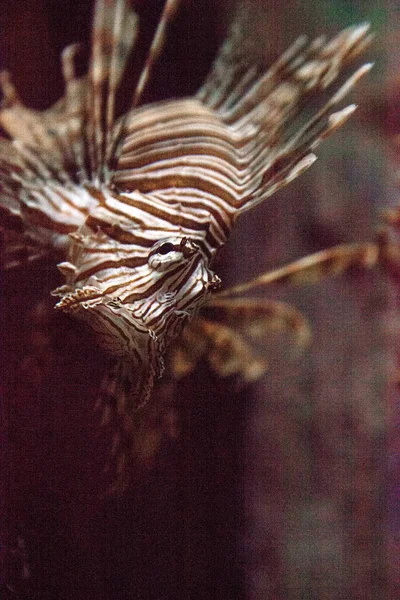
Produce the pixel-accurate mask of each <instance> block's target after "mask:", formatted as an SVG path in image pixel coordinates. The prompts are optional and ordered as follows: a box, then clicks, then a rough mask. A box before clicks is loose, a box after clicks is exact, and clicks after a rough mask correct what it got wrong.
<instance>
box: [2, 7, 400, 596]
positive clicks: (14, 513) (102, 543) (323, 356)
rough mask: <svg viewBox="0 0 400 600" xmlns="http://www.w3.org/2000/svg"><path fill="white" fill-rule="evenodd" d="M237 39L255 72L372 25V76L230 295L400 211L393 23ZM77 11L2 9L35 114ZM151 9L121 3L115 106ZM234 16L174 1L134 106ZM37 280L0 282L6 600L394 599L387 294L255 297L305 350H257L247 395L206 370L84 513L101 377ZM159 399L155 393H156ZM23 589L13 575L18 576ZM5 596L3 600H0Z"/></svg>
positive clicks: (236, 238)
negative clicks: (287, 305)
mask: <svg viewBox="0 0 400 600" xmlns="http://www.w3.org/2000/svg"><path fill="white" fill-rule="evenodd" d="M249 4H250V6H251V9H252V11H253V14H254V19H253V22H252V25H251V31H250V32H249V34H250V35H253V36H254V39H256V40H257V44H259V46H260V53H261V52H262V53H264V55H265V56H266V57H268V59H269V58H270V59H271V61H272V60H273V59H274V58H276V57H277V56H278V55H279V53H280V52H281V51H282V50H284V49H285V47H286V46H287V45H288V44H289V43H290V42H291V41H292V40H293V39H294V38H295V37H296V36H297V35H298V34H300V33H304V32H307V33H309V34H311V35H313V34H317V33H320V32H321V31H324V32H325V31H327V32H328V33H334V32H337V31H338V30H339V29H340V28H341V27H343V26H346V25H348V24H351V23H354V22H358V21H363V20H368V19H370V20H372V23H373V28H374V30H375V31H376V33H377V39H376V41H375V43H374V45H373V46H372V48H371V49H370V50H369V51H368V56H369V58H371V59H376V60H377V64H376V67H375V70H374V72H373V74H372V75H371V77H370V78H369V79H368V81H367V82H365V83H364V82H363V83H362V84H361V85H360V87H359V89H358V90H357V92H356V101H357V102H358V103H360V105H361V109H360V111H359V112H358V114H357V116H356V118H355V119H353V120H352V122H351V123H349V124H347V125H346V126H345V127H344V128H343V130H341V131H339V132H338V133H337V134H336V135H335V136H334V138H333V139H330V140H329V141H328V142H327V143H326V144H325V145H324V147H323V148H322V149H321V150H320V151H319V157H320V158H319V160H318V162H317V163H316V164H315V165H314V166H313V167H312V169H311V170H310V171H309V172H308V173H307V174H305V175H304V176H302V177H301V178H300V179H299V180H297V181H295V182H294V183H293V184H291V185H290V186H289V188H288V189H286V190H284V191H283V192H281V193H279V194H277V195H276V196H274V197H273V198H272V199H271V200H269V201H268V202H267V203H265V205H263V206H262V207H259V208H258V209H257V211H255V212H254V213H250V214H248V215H246V216H245V217H244V218H243V219H242V220H241V222H240V223H239V224H238V227H237V229H236V230H235V232H234V234H233V237H232V239H231V241H230V242H229V244H228V245H227V248H226V250H225V251H224V253H223V255H222V256H221V259H220V263H219V266H218V272H219V274H220V275H221V277H222V278H223V280H224V282H225V283H227V284H229V283H233V282H236V281H241V280H243V279H245V278H250V277H251V276H253V275H255V274H257V273H259V272H261V271H264V270H267V269H272V268H275V267H277V266H280V265H282V264H285V263H286V262H289V261H290V260H294V259H296V258H298V257H300V256H303V255H306V254H308V253H312V252H315V251H318V250H320V249H322V248H325V247H328V246H330V245H334V244H339V243H341V242H348V241H357V240H371V239H373V236H374V230H375V228H376V226H377V223H378V221H379V211H380V209H381V208H382V207H383V206H385V205H390V204H393V203H395V202H396V199H398V190H396V188H395V184H394V178H393V173H394V165H395V154H394V153H393V152H391V151H390V143H389V140H390V137H391V136H392V135H393V134H394V133H396V131H398V130H399V129H400V128H398V114H399V112H398V111H397V108H398V98H399V94H398V87H397V81H398V79H397V75H396V73H400V64H399V63H400V56H399V52H398V50H397V48H398V44H397V42H398V33H396V27H398V25H399V15H398V14H396V10H395V3H394V2H393V3H391V2H388V3H387V4H384V3H383V2H382V1H381V2H379V3H376V2H371V1H365V2H361V1H360V2H358V3H356V2H344V1H343V0H342V1H340V0H336V1H335V2H328V1H327V0H326V1H325V0H324V1H323V2H319V3H318V4H317V3H315V2H311V1H307V2H304V3H301V5H300V6H299V4H300V3H295V2H293V1H289V2H287V3H284V4H283V3H282V7H279V6H278V3H273V2H268V1H265V2H256V1H254V2H252V3H249ZM91 5H92V3H91V2H89V1H87V0H84V1H83V0H81V1H79V2H77V1H75V2H74V1H73V0H65V1H63V2H58V1H56V0H51V1H50V0H47V1H45V0H35V1H33V0H32V1H31V0H14V1H13V2H12V3H7V4H5V5H4V6H3V7H2V10H1V33H0V61H1V67H2V68H4V67H6V68H8V69H10V70H11V71H12V73H13V76H14V80H15V83H16V84H17V87H18V89H19V90H20V92H21V95H22V97H23V99H24V101H25V102H26V103H27V104H28V105H30V106H32V107H35V108H38V109H42V108H45V107H47V106H49V105H50V104H51V103H53V102H54V101H56V100H57V99H58V98H59V97H60V95H61V94H62V80H61V76H60V72H59V68H58V61H59V58H58V57H59V54H60V51H61V49H62V48H63V47H64V46H65V45H66V44H68V43H71V42H74V41H81V40H85V39H88V34H89V26H90V15H91ZM161 6H162V3H161V2H156V1H154V0H150V1H146V2H145V1H144V0H141V1H140V0H137V2H136V7H137V10H138V12H139V13H140V15H141V19H142V31H143V33H142V37H141V39H140V41H139V48H138V51H137V53H136V54H135V57H134V58H133V60H132V65H131V67H130V69H129V74H128V76H127V81H126V90H127V91H126V92H125V97H124V98H122V102H123V101H124V100H125V102H126V101H127V99H128V98H129V97H130V94H131V90H132V85H133V83H134V80H135V73H137V67H138V66H139V65H140V62H141V60H142V58H143V56H144V55H145V48H146V46H147V45H148V43H149V40H150V39H151V34H152V31H153V30H154V27H155V24H156V22H157V16H158V15H159V13H160V10H161ZM233 10H234V3H233V2H227V1H222V0H221V1H214V2H213V1H211V0H201V1H196V0H189V1H186V2H183V6H182V7H181V10H180V12H179V15H178V17H177V19H176V21H175V23H174V24H173V25H172V26H171V28H170V33H169V37H168V40H169V41H168V44H167V47H166V50H165V52H164V54H163V57H162V59H161V60H160V62H159V64H158V66H157V68H156V70H155V72H154V74H153V77H152V82H151V85H150V86H149V89H148V92H147V93H146V97H145V100H146V101H151V100H154V99H160V98H165V97H171V96H178V95H185V94H190V93H193V92H194V91H195V90H196V89H197V88H198V86H199V85H200V84H201V82H202V80H203V79H204V76H205V75H206V73H207V71H208V69H209V67H210V65H211V62H212V59H213V57H214V56H215V53H216V51H217V48H218V46H219V44H220V42H221V41H222V39H223V38H224V35H225V33H226V28H227V25H228V23H229V20H230V19H231V18H232V15H233ZM57 284H58V278H57V274H56V273H54V269H53V268H49V267H48V266H47V265H46V264H41V265H40V266H39V268H33V267H31V268H25V269H22V270H20V271H18V272H13V273H10V274H7V275H6V276H5V277H4V278H3V286H2V289H3V294H2V299H1V302H2V306H1V311H2V312H1V321H0V322H1V331H2V357H1V366H2V379H1V381H2V388H3V402H2V416H3V424H4V426H3V439H4V441H5V443H4V447H3V451H2V458H3V461H2V468H3V473H4V477H3V478H2V479H3V481H4V482H5V486H4V487H5V490H6V493H5V494H3V509H4V510H3V513H4V517H5V518H4V519H3V522H2V525H1V529H2V530H3V534H4V535H3V539H4V540H5V541H4V543H3V544H2V547H1V549H0V550H1V551H2V554H3V557H4V561H3V563H4V566H5V568H4V571H5V572H7V577H8V579H9V580H10V581H11V582H9V585H8V591H5V592H4V594H7V595H9V597H10V598H18V597H21V598H27V599H30V598H38V599H43V600H56V599H57V600H58V599H60V600H61V599H62V600H87V599H89V598H90V599H91V600H112V599H117V598H118V600H124V599H128V598H129V599H132V600H136V599H143V600H147V599H149V600H173V599H174V600H175V599H176V600H177V599H180V598H182V599H184V600H189V599H191V600H196V599H199V600H200V599H202V600H208V599H209V600H211V599H212V600H214V599H224V600H228V599H234V600H242V599H244V598H246V599H247V598H249V599H251V600H261V599H262V600H292V599H293V600H298V599H307V600H311V599H316V600H325V599H327V600H328V599H329V600H339V599H343V600H344V599H346V600H353V599H354V600H355V599H362V600H373V599H381V598H388V599H392V598H393V600H395V599H396V598H397V597H400V588H399V587H398V586H399V582H400V569H399V561H398V558H397V557H398V552H399V550H400V541H399V540H400V538H399V533H400V520H399V517H398V514H399V510H400V506H399V503H400V499H399V497H398V494H397V493H396V484H398V482H399V477H398V462H399V444H398V434H397V431H396V427H397V425H398V423H399V411H398V408H397V402H398V397H397V392H396V389H395V386H394V385H393V384H392V383H390V378H391V377H392V376H393V372H394V361H395V350H394V347H395V344H396V334H397V330H396V327H397V328H398V325H397V324H396V322H397V320H398V317H397V314H396V311H395V308H394V304H395V302H394V296H393V294H394V292H393V291H392V290H390V289H389V288H388V284H387V281H386V280H385V278H384V277H383V276H382V275H381V274H380V273H378V272H373V273H360V272H358V273H352V274H350V275H347V276H344V277H340V278H337V279H335V280H332V281H328V282H323V283H321V284H318V285H315V286H312V287H309V288H302V289H297V290H293V291H291V290H284V291H281V290H279V289H278V290H272V291H271V293H270V296H271V297H276V298H279V299H281V300H285V301H289V302H291V303H293V304H295V305H296V306H297V307H298V308H299V309H301V310H302V311H303V312H304V313H305V314H306V315H307V317H308V318H309V319H310V321H311V323H312V327H313V342H312V345H311V347H310V349H308V350H307V351H306V352H305V353H304V354H303V355H301V356H300V357H296V356H295V355H294V354H295V353H294V352H293V348H292V346H291V344H290V340H288V339H286V338H282V339H281V338H279V337H277V336H274V337H271V339H270V340H267V341H266V346H267V348H266V351H267V352H268V357H269V361H270V371H269V373H268V374H267V375H266V376H265V378H264V379H263V380H262V381H261V382H259V383H257V384H254V385H253V386H250V387H247V388H245V387H243V386H240V384H239V383H238V382H237V381H225V382H221V381H218V380H216V379H215V378H214V377H213V375H212V373H210V372H209V371H208V370H207V368H206V366H205V365H203V366H202V367H201V368H200V369H199V370H198V371H197V372H196V374H195V375H194V376H193V377H192V378H190V379H188V380H186V381H184V382H183V383H181V384H180V385H179V387H178V389H177V390H176V392H175V404H176V407H175V409H174V419H176V421H177V425H176V426H175V428H174V431H173V432H172V433H171V432H170V435H164V442H163V443H162V445H161V448H160V450H159V452H158V454H157V456H156V458H155V460H153V461H151V463H150V464H149V465H148V468H147V469H145V470H141V472H140V473H138V474H137V476H136V477H135V480H134V482H133V483H132V485H131V486H130V487H129V489H127V490H126V491H125V492H124V493H122V494H118V495H116V496H112V497H108V496H105V497H102V495H101V492H102V491H103V489H105V487H106V486H107V482H108V481H107V478H108V474H104V473H103V465H104V460H105V452H106V444H105V443H104V440H103V439H102V437H101V436H99V435H98V433H97V431H98V428H97V426H98V423H97V422H96V418H95V417H94V416H93V412H92V407H93V400H94V397H95V392H96V387H97V385H98V382H99V379H100V377H101V372H102V369H103V368H104V357H102V356H101V354H100V353H99V351H98V350H97V349H96V347H94V345H93V344H92V342H91V340H90V338H88V337H87V336H86V335H85V331H82V329H81V325H79V324H77V323H75V322H72V321H71V320H69V319H68V318H67V317H64V316H62V315H58V314H54V313H53V312H52V310H51V299H49V298H48V292H49V290H51V289H54V287H56V286H57ZM160 393H161V392H160ZM28 571H29V575H30V576H29V577H27V575H28ZM12 590H14V591H12Z"/></svg>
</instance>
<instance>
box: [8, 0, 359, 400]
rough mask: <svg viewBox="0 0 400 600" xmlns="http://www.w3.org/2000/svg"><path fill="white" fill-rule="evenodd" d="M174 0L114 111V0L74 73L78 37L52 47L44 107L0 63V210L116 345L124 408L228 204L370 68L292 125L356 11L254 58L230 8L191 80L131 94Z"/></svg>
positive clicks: (282, 168)
mask: <svg viewBox="0 0 400 600" xmlns="http://www.w3.org/2000/svg"><path fill="white" fill-rule="evenodd" d="M177 6H178V0H167V2H166V5H165V9H164V12H163V15H162V18H161V21H160V25H159V27H158V29H157V31H156V35H155V38H154V42H153V44H152V46H151V48H150V52H149V57H148V59H147V61H146V64H145V68H144V70H143V73H142V75H141V77H139V83H138V86H137V88H136V90H135V92H134V95H133V108H132V110H130V111H129V112H128V113H127V114H126V115H124V116H122V117H117V116H116V115H117V110H116V92H117V89H118V86H119V84H120V82H121V80H122V76H123V72H124V69H125V65H126V60H127V57H128V55H129V53H130V51H131V49H132V48H133V46H134V42H135V38H136V33H137V26H138V19H137V17H136V15H135V14H134V13H133V11H132V10H131V9H130V7H129V4H128V2H127V0H97V1H96V6H95V14H94V21H93V39H92V53H91V59H90V64H89V69H88V74H87V75H86V76H84V77H82V78H77V76H76V73H75V68H74V56H75V54H76V52H77V51H78V47H77V46H71V47H69V48H67V49H66V51H65V52H64V54H63V57H62V64H63V73H64V79H65V95H64V97H63V98H62V99H61V100H60V101H59V102H58V103H57V104H55V105H54V106H53V107H51V108H50V109H48V110H47V111H44V112H36V111H32V110H30V109H28V108H26V107H25V106H23V104H22V102H21V101H20V99H19V97H18V94H17V92H16V90H15V88H14V86H13V84H12V82H11V80H10V77H9V76H8V75H7V74H3V76H2V87H3V93H4V97H5V101H4V107H3V108H2V110H1V111H0V125H1V126H2V128H3V129H4V130H5V132H6V133H7V134H8V135H9V137H10V138H11V139H5V138H3V139H1V140H0V186H1V207H2V213H8V216H10V215H11V216H12V219H14V221H16V222H18V223H19V229H20V233H19V234H18V235H20V236H21V241H22V243H23V242H24V240H25V242H26V247H27V248H28V247H29V248H31V246H32V245H34V246H35V245H36V246H37V248H38V249H40V250H41V251H46V252H49V253H51V254H53V255H54V256H56V257H57V258H58V257H60V258H61V261H62V262H61V263H60V264H59V265H58V266H59V269H60V271H61V272H62V273H63V275H64V276H65V285H64V286H62V287H61V288H59V289H58V290H56V292H55V294H56V295H58V296H60V301H59V303H58V305H57V306H58V307H59V308H61V309H63V310H66V311H67V312H69V313H71V314H74V315H75V316H77V317H79V318H83V319H85V320H87V321H88V322H89V323H90V325H91V326H92V327H93V329H94V331H95V332H96V333H97V336H98V339H99V340H100V343H101V344H102V345H103V346H104V347H105V348H106V349H107V351H108V352H109V353H110V354H112V355H114V356H115V357H118V360H120V361H123V364H124V367H123V368H115V367H113V373H114V374H115V373H121V372H124V373H125V374H126V373H131V376H130V377H128V379H129V381H127V377H126V375H124V377H120V378H119V379H120V380H121V381H122V380H123V384H122V383H121V381H120V383H119V384H118V383H116V381H115V377H117V376H116V375H115V377H114V376H111V377H110V376H107V377H106V379H105V383H104V385H103V392H104V395H105V396H107V395H112V396H114V397H117V398H118V397H119V396H121V397H124V398H125V400H124V403H125V404H128V405H129V406H128V407H127V410H132V408H133V407H134V406H139V405H141V404H142V403H143V401H144V400H146V398H147V397H148V396H149V394H150V392H151V388H152V385H153V381H154V378H155V377H156V376H157V375H160V374H161V373H162V370H163V355H164V352H165V350H166V348H167V347H168V345H170V343H171V342H172V341H173V340H174V339H176V337H177V336H178V335H179V334H180V332H181V331H182V328H183V327H184V325H185V324H186V323H187V322H188V321H190V320H191V319H192V318H193V316H194V315H195V314H196V313H197V311H198V310H199V308H200V307H201V306H202V305H204V304H205V303H206V302H207V301H208V300H210V297H211V292H212V291H213V290H214V289H215V288H216V287H217V286H218V283H219V280H218V277H216V276H215V275H214V274H213V272H212V271H211V270H210V269H211V266H212V261H213V258H214V257H215V255H216V253H217V252H218V250H219V249H220V248H221V247H222V246H223V245H224V244H225V242H226V241H227V239H228V237H229V234H230V231H231V229H232V226H233V224H234V222H235V220H236V218H237V217H238V216H239V215H240V214H241V213H243V212H244V211H246V210H248V209H250V208H253V207H254V206H255V205H256V204H258V203H260V202H261V201H263V200H264V199H266V198H268V197H269V196H270V195H271V194H273V193H274V192H275V191H277V190H279V189H280V188H281V187H283V186H284V185H286V184H287V183H289V182H290V181H291V180H292V179H294V178H295V177H296V176H298V175H299V174H300V173H302V172H303V171H304V170H305V169H307V168H308V167H309V166H310V165H311V164H312V163H313V162H314V160H315V155H314V150H315V148H316V147H317V146H318V144H319V143H320V142H321V141H322V140H323V139H325V138H326V137H327V136H328V135H330V134H331V133H332V132H333V131H334V130H336V129H337V127H339V126H340V125H342V124H343V123H344V122H345V121H346V119H347V118H348V117H349V116H350V115H351V114H352V112H353V110H354V108H355V107H354V105H350V106H348V107H347V108H344V109H341V110H339V111H337V108H336V107H337V105H338V104H339V103H340V102H341V101H342V99H343V98H344V96H345V95H346V94H347V93H348V92H349V91H350V90H351V88H352V87H353V85H354V84H356V83H357V81H358V80H359V79H360V78H361V77H362V76H363V75H364V74H365V73H366V72H367V71H368V70H369V68H370V65H365V66H363V67H361V68H360V69H358V70H357V71H356V72H355V73H354V74H353V75H352V76H351V77H350V78H349V79H348V80H347V81H346V83H344V84H343V85H342V86H341V87H339V88H338V89H337V88H336V89H334V91H333V92H332V94H331V96H330V99H329V100H328V102H326V103H325V104H322V106H320V108H317V109H316V112H315V114H314V116H313V117H311V118H309V119H308V120H305V122H303V123H302V124H300V125H298V126H297V129H296V123H299V122H301V117H302V109H303V108H304V106H306V105H307V100H308V99H309V98H311V97H313V98H314V97H315V96H316V97H318V92H325V91H326V90H327V89H328V88H330V87H331V86H332V85H333V84H334V82H335V81H336V80H337V77H338V76H339V75H340V74H341V72H342V70H343V69H344V68H345V67H346V66H347V64H348V63H349V62H350V61H351V60H353V59H354V58H355V57H356V56H358V55H359V54H360V53H361V52H362V50H363V49H364V47H365V46H366V44H367V43H368V41H369V35H368V27H367V26H365V25H361V26H358V27H351V28H348V29H346V30H344V31H343V32H342V33H340V34H339V35H338V36H337V37H335V38H334V39H333V40H331V41H326V40H325V39H324V38H322V37H321V38H318V39H317V40H315V41H313V42H311V43H308V42H307V40H306V39H305V38H301V39H299V40H298V41H297V42H296V43H295V44H294V45H293V46H292V47H291V48H290V49H289V50H288V51H287V52H286V53H285V54H284V55H283V56H282V57H281V58H280V59H279V60H278V61H277V62H276V63H275V64H274V65H273V66H272V67H271V68H270V69H269V70H265V69H263V68H262V66H261V65H260V66H257V63H256V62H255V59H254V57H253V56H252V55H251V54H249V53H248V52H247V50H246V43H245V41H246V32H244V31H243V30H242V29H241V27H240V23H235V24H234V26H233V27H232V30H231V32H230V35H229V36H228V39H227V41H226V43H225V44H224V46H223V48H222V50H221V52H220V54H219V56H218V57H217V60H216V62H215V64H214V67H213V68H212V70H211V73H210V75H209V76H208V78H207V80H206V82H205V83H204V85H203V86H202V88H201V89H200V90H199V92H198V93H197V95H196V96H194V97H192V98H186V99H180V100H171V101H166V102H160V103H157V104H152V105H150V106H143V107H137V105H138V103H139V101H140V98H141V96H142V93H143V90H144V87H145V85H146V83H147V81H148V79H149V74H150V71H151V67H152V65H153V63H154V61H155V59H156V58H157V56H158V54H159V53H160V51H161V48H162V44H163V41H164V38H165V31H166V25H167V23H168V21H169V20H170V18H171V17H172V15H173V14H174V12H175V11H176V9H177ZM303 121H304V119H303ZM293 130H295V131H296V132H295V133H294V134H290V135H289V133H288V132H293ZM33 254H34V253H33ZM38 254H40V252H39V250H38ZM219 302H222V300H219ZM229 310H230V311H231V312H232V308H231V307H230V308H229ZM254 311H255V313H254V314H258V313H259V308H257V307H255V308H254ZM254 311H253V312H254ZM282 311H283V312H282V314H283V313H285V314H287V315H288V321H289V320H290V319H292V316H290V315H289V312H288V311H286V309H282ZM285 311H286V312H285ZM292 320H293V319H292ZM126 365H128V366H126ZM127 398H129V401H128V400H127ZM124 410H125V409H124Z"/></svg>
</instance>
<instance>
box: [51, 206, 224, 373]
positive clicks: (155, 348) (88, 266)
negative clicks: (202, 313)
mask: <svg viewBox="0 0 400 600" xmlns="http://www.w3.org/2000/svg"><path fill="white" fill-rule="evenodd" d="M90 219H92V221H93V223H96V226H95V225H94V224H93V223H91V220H90ZM90 223H91V225H92V226H91V227H90V226H89V224H90ZM142 236H145V239H146V242H145V243H144V237H140V234H139V233H138V232H135V233H131V232H129V231H123V229H121V227H120V226H119V225H115V224H114V225H112V226H106V224H104V223H103V226H102V227H101V226H99V225H98V221H96V219H95V218H94V217H93V215H92V216H91V218H89V219H88V220H87V222H86V224H85V225H84V226H83V227H82V228H81V229H80V230H79V231H78V232H77V233H74V234H72V235H71V237H72V239H73V243H72V246H71V250H70V261H68V262H63V263H61V264H60V265H59V269H60V271H61V272H62V273H63V275H64V276H65V278H66V285H64V286H62V287H60V288H58V289H57V290H55V292H54V294H55V295H58V296H60V297H61V300H60V301H59V302H58V304H57V308H61V309H63V310H64V311H66V312H68V313H71V314H73V315H74V316H77V317H78V318H80V319H83V320H85V321H87V322H88V323H89V325H90V326H91V327H92V328H93V329H94V331H95V333H96V337H97V339H98V342H99V343H100V345H101V346H102V347H103V348H104V349H105V350H106V351H108V352H109V353H110V354H112V355H113V356H120V357H124V356H125V357H127V356H129V357H131V358H132V357H136V358H137V360H138V361H140V363H141V364H142V365H143V363H145V364H148V363H149V362H151V361H152V360H153V359H154V357H157V360H156V363H157V364H160V358H161V359H162V356H163V353H164V351H165V349H166V348H167V347H168V346H169V345H170V344H171V342H172V341H173V340H174V339H175V338H176V337H177V336H179V334H180V333H181V331H182V328H183V327H184V325H185V324H186V323H187V322H188V321H190V320H191V318H192V317H193V316H194V315H195V314H196V312H197V310H198V308H200V306H202V305H203V304H204V303H205V302H206V301H207V300H208V298H209V296H210V294H211V292H212V291H213V290H215V289H216V288H217V287H218V285H219V283H220V280H219V278H218V277H217V276H216V275H215V274H214V273H213V272H212V271H211V270H210V268H209V258H208V256H207V254H206V253H205V252H204V251H203V249H202V244H201V240H196V239H192V238H188V237H187V236H185V235H183V234H180V233H179V232H176V231H172V232H169V231H167V232H165V233H164V234H160V231H159V230H157V229H153V230H152V229H151V228H149V227H146V228H145V230H144V232H142ZM123 241H125V242H128V243H123ZM135 242H136V243H135ZM161 363H162V360H161Z"/></svg>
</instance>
